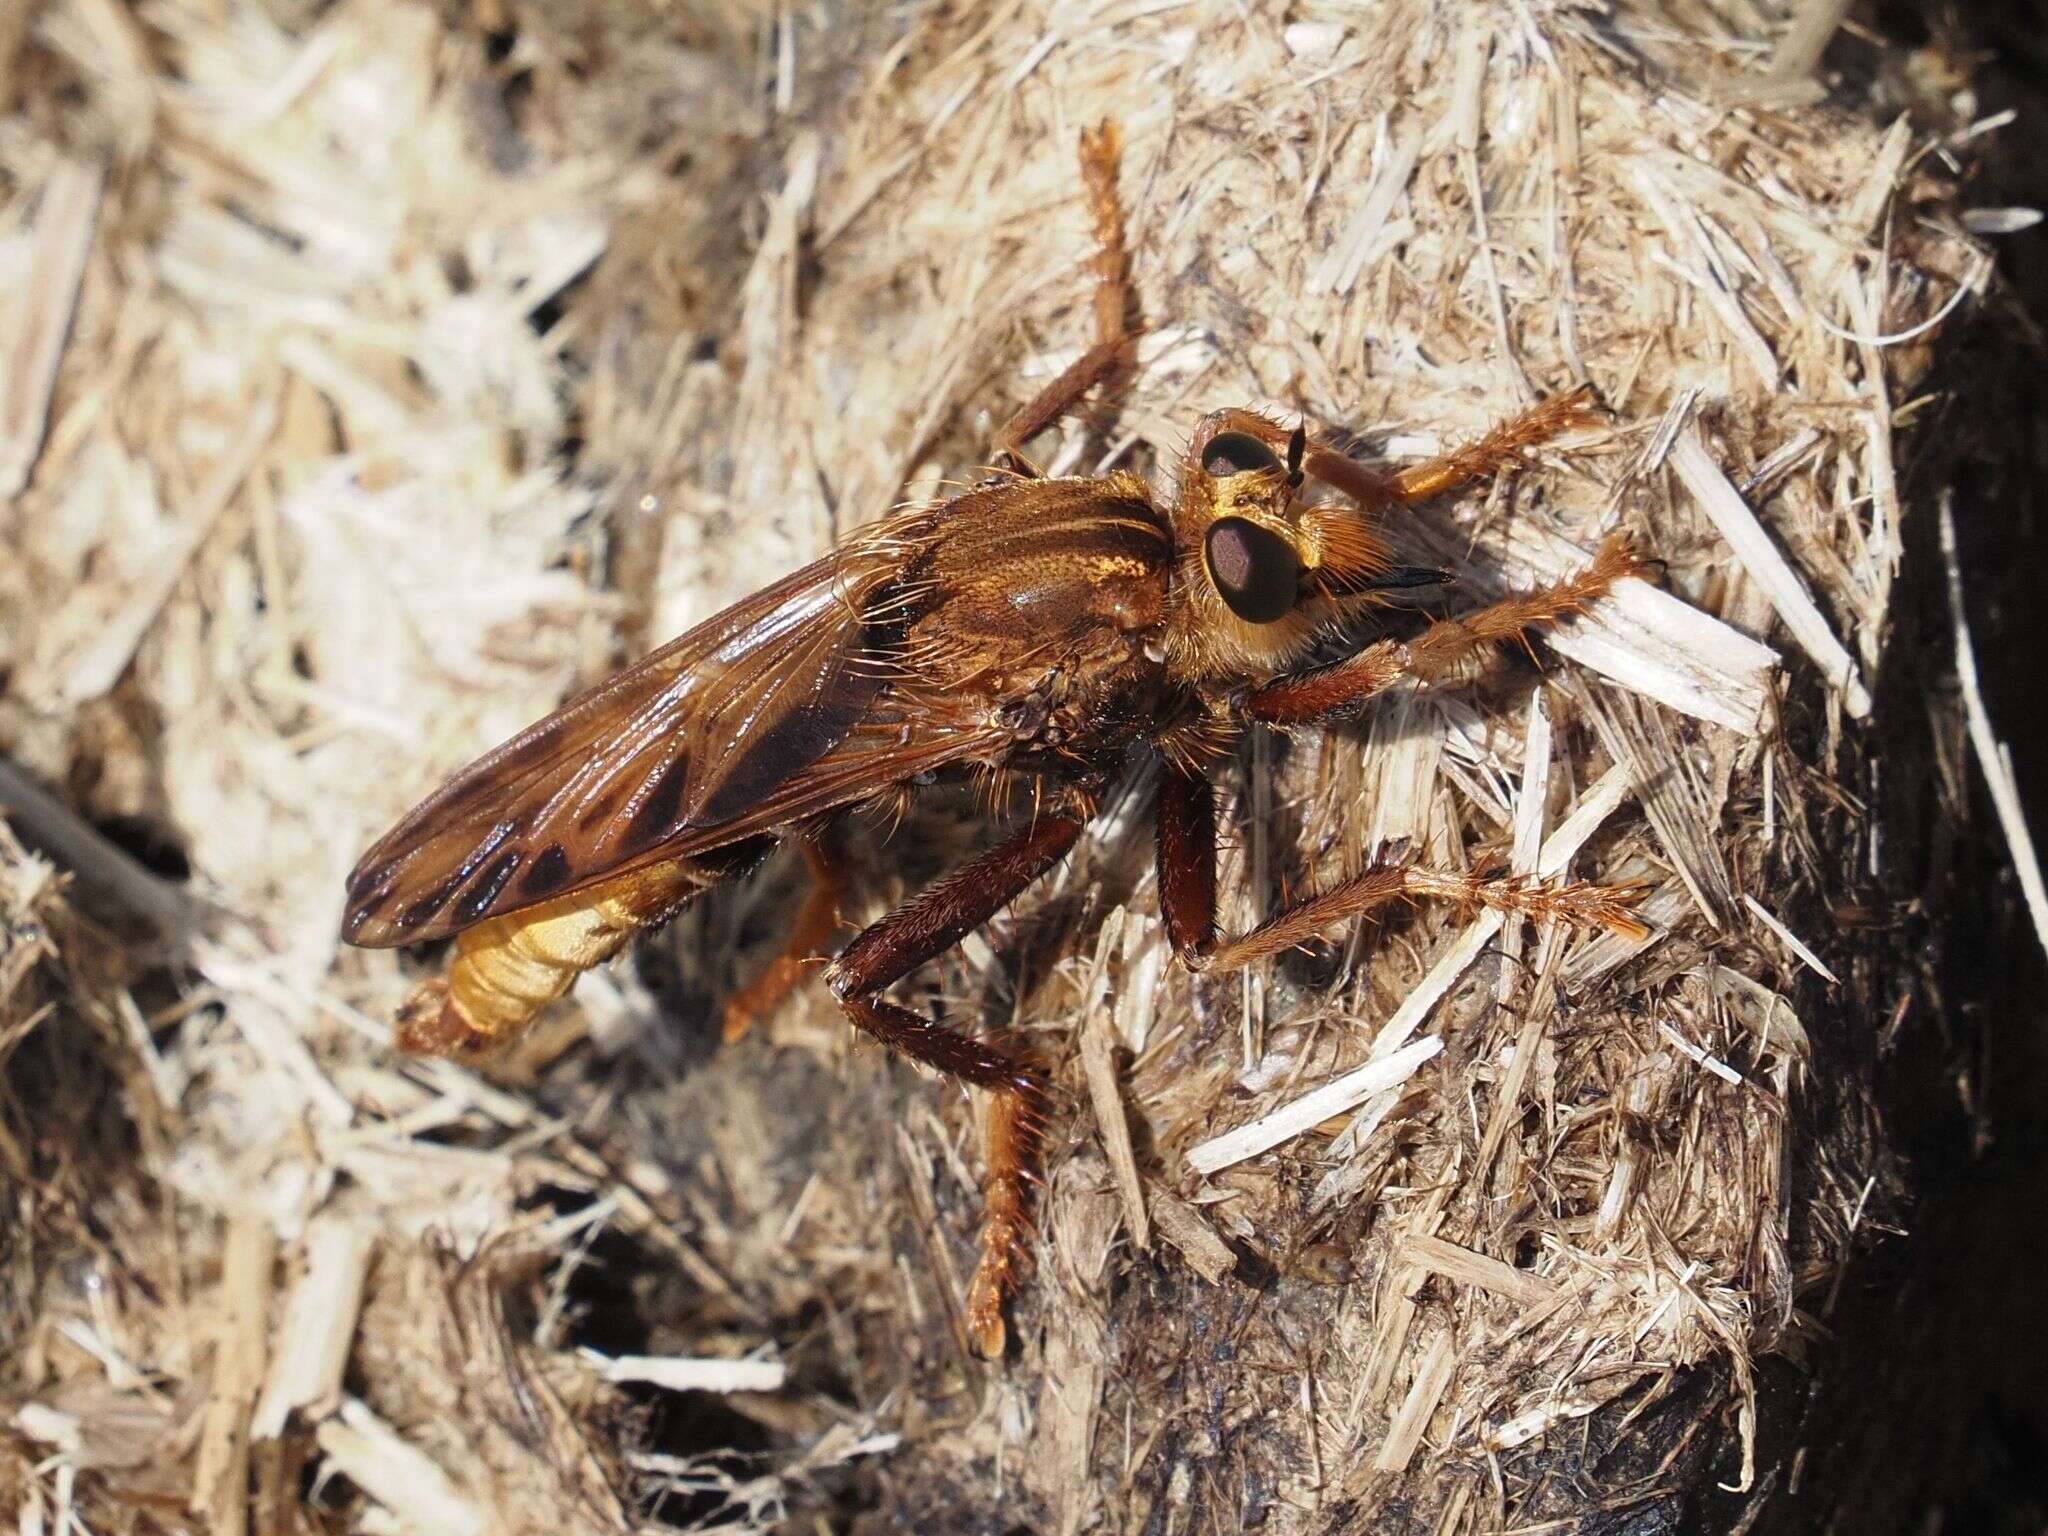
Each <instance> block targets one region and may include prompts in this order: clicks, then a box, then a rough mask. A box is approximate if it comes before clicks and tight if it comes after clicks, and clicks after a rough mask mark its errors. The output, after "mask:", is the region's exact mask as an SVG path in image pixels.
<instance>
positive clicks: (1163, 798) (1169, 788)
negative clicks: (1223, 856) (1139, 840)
mask: <svg viewBox="0 0 2048 1536" xmlns="http://www.w3.org/2000/svg"><path fill="white" fill-rule="evenodd" d="M1157 830H1158V833H1159V911H1160V914H1161V915H1162V916H1163V917H1164V918H1165V919H1166V939H1167V942H1168V943H1170V944H1171V945H1172V946H1173V952H1174V953H1175V954H1176V955H1179V956H1180V957H1181V959H1183V960H1185V961H1187V962H1188V964H1189V965H1192V966H1199V963H1200V961H1201V960H1202V958H1203V957H1204V956H1206V955H1207V954H1208V953H1209V951H1210V950H1211V949H1213V948H1214V947H1215V945H1216V792H1215V790H1213V789H1212V788H1210V785H1209V781H1208V780H1207V779H1205V778H1203V777H1202V775H1200V774H1199V773H1196V772H1194V771H1192V770H1191V769H1188V768H1184V767H1182V766H1181V765H1180V764H1179V763H1176V762H1172V761H1169V762H1168V763H1167V765H1166V772H1165V773H1164V774H1163V775H1162V776H1161V778H1160V780H1159V819H1158V827H1157Z"/></svg>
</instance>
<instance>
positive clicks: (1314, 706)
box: [1243, 538, 1643, 725]
mask: <svg viewBox="0 0 2048 1536" xmlns="http://www.w3.org/2000/svg"><path fill="white" fill-rule="evenodd" d="M1642 568H1643V563H1642V561H1641V560H1639V559H1638V558H1637V556H1636V554H1635V551H1634V550H1632V549H1631V548H1630V547H1629V545H1628V541H1627V540H1625V539H1621V538H1613V539H1609V540H1608V541H1607V543H1606V544H1604V545H1603V546H1602V547H1601V550H1600V553H1599V555H1598V556H1597V557H1596V558H1595V559H1594V561H1593V563H1592V564H1591V565H1590V566H1588V567H1587V568H1586V569H1585V570H1583V571H1581V572H1580V573H1579V574H1578V575H1576V576H1574V577H1572V578H1570V579H1569V580H1567V581H1561V582H1559V583H1558V584H1557V585H1556V586H1554V587H1539V588H1537V589H1536V590H1535V591H1533V592H1523V593H1519V594H1517V595H1516V596H1514V597H1509V598H1503V599H1502V600H1501V601H1500V602H1497V603H1493V604H1490V605H1488V606H1487V607H1485V608H1480V609H1477V610H1475V611H1474V612H1472V613H1468V614H1465V615H1464V616H1462V617H1460V618H1453V619H1440V620H1438V621H1437V622H1436V623H1434V624H1432V625H1430V626H1429V627H1428V628H1427V629H1425V630H1423V632H1422V633H1421V634H1419V635H1417V636H1416V637H1415V638H1414V639H1413V640H1406V641H1403V640H1381V641H1378V642H1376V643H1375V644H1372V645H1369V646H1367V647H1366V648H1365V649H1364V650H1362V651H1360V652H1359V653H1358V654H1357V655H1356V656H1353V657H1352V658H1351V659H1350V660H1348V661H1341V662H1338V663H1337V664H1336V665H1335V666H1330V667H1323V668H1320V669H1319V670H1316V671H1313V672H1302V673H1298V674H1296V675H1295V676H1293V677H1287V678H1282V679H1281V680H1280V681H1278V682H1275V683H1268V684H1266V685H1265V686H1264V687H1262V688H1255V689H1253V690H1252V691H1251V692H1250V693H1249V694H1247V695H1246V696H1245V700H1244V706H1243V707H1244V712H1245V714H1246V715H1248V716H1249V717H1250V718H1252V719H1254V720H1261V721H1265V722H1267V723H1268V724H1272V725H1309V724H1312V723H1314V722H1315V721H1318V720H1329V719H1333V718H1336V717H1338V716H1342V715H1346V714H1349V713H1351V712H1352V711H1354V710H1356V709H1359V708H1360V707H1362V706H1363V705H1364V704H1365V702H1366V701H1367V700H1368V699H1370V698H1371V697H1372V696H1373V695H1374V694H1376V693H1380V692H1382V691H1384V690H1385V689H1387V688H1389V687H1391V686H1392V685H1393V684H1394V683H1395V682H1396V681H1398V680H1399V679H1401V678H1403V677H1414V678H1417V679H1419V680H1420V681H1422V682H1425V683H1433V682H1439V681H1442V680H1443V679H1445V678H1447V677H1450V676H1451V675H1452V674H1454V673H1455V672H1456V671H1457V669H1458V667H1459V666H1460V665H1461V664H1462V663H1464V662H1465V661H1467V660H1469V659H1470V658H1471V657H1472V655H1473V654H1474V653H1475V652H1478V651H1481V650H1484V649H1485V648H1486V647H1488V646H1492V645H1498V644H1500V643H1501V642H1503V641H1507V640H1525V639H1526V638H1527V637H1528V634H1529V632H1530V631H1531V630H1533V629H1535V628H1537V627H1538V626H1540V625H1543V624H1550V623H1554V622H1556V621H1557V620H1558V619H1561V618H1564V617H1566V616H1568V615H1570V614H1574V613H1577V612H1578V611H1579V610H1580V609H1582V608H1584V607H1585V606H1586V604H1588V603H1590V602H1591V601H1592V600H1593V599H1594V598H1596V597H1599V596H1600V595H1601V594H1602V593H1604V592H1606V591H1607V590H1608V589H1609V588H1610V587H1612V586H1613V585H1614V584H1615V583H1616V582H1617V581H1620V580H1621V579H1622V578H1623V577H1625V576H1633V575H1635V574H1636V573H1637V572H1638V571H1640V570H1641V569H1642Z"/></svg>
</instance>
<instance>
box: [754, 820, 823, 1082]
mask: <svg viewBox="0 0 2048 1536" xmlns="http://www.w3.org/2000/svg"><path fill="white" fill-rule="evenodd" d="M802 846H803V852H804V862H805V863H806V864H808V865H809V866H810V871H811V890H810V894H809V895H808V896H806V897H805V898H804V904H803V907H802V909H801V910H800V911H799V912H798V913H797V918H796V925H795V926H794V927H793V928H791V929H790V933H789V941H788V942H787V943H786V944H784V945H783V947H782V952H781V953H780V954H778V955H777V956H776V957H775V958H774V959H772V960H770V961H769V962H768V964H767V965H766V966H764V967H763V968H762V970H761V973H760V974H759V975H758V976H756V977H755V978H754V979H753V980H752V981H750V982H748V983H747V984H746V985H745V986H744V987H741V988H740V989H739V990H738V991H737V992H735V993H733V995H732V996H731V997H730V998H728V999H727V1000H726V1004H725V1038H726V1040H727V1041H728V1042H730V1041H734V1040H738V1039H741V1038H743V1037H744V1036H745V1035H746V1033H747V1031H748V1030H750V1029H752V1028H753V1027H754V1025H755V1023H756V1022H757V1021H758V1020H761V1019H764V1018H766V1017H767V1016H768V1015H769V1014H770V1013H772V1012H774V1011H775V1009H776V1008H777V1007H778V1006H780V1004H781V1003H782V1000H783V999H784V998H786V997H788V996H789V994H790V993H791V992H792V991H793V990H794V989H795V987H796V984H797V983H798V982H799V981H801V980H803V974H804V966H805V965H806V964H807V963H808V962H810V961H812V960H814V959H816V958H817V957H818V956H819V955H820V954H822V953H823V952H824V949H825V946H826V945H827V944H828V943H830V942H831V939H832V935H833V934H834V933H835V932H836V931H838V928H839V921H840V919H839V903H840V899H841V898H842V897H843V896H844V895H845V892H846V878H845V872H844V871H843V870H842V869H841V868H840V866H839V860H838V858H837V856H836V855H835V854H834V852H833V849H832V846H831V832H830V830H829V829H822V830H820V831H819V832H818V833H817V834H816V835H815V836H812V837H806V838H804V839H803V843H802Z"/></svg>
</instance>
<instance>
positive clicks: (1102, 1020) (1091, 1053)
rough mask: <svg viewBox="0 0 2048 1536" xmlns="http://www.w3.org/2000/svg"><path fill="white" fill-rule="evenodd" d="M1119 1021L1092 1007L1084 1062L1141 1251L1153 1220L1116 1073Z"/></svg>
mask: <svg viewBox="0 0 2048 1536" xmlns="http://www.w3.org/2000/svg"><path fill="white" fill-rule="evenodd" d="M1116 1048H1117V1035H1116V1024H1115V1022H1114V1020H1113V1019H1112V1018H1111V1016H1110V1014H1109V1012H1108V1011H1107V1010H1106V1009H1102V1008H1095V1009H1091V1010H1090V1011H1089V1014H1088V1019H1087V1022H1086V1023H1084V1024H1083V1025H1082V1026H1081V1066H1082V1070H1083V1071H1084V1072H1085V1073H1086V1074H1087V1078H1088V1101H1089V1103H1090V1104H1091V1105H1093V1106H1094V1109H1095V1127H1096V1130H1097V1131H1098V1132H1099V1133H1100V1135H1101V1137H1102V1150H1103V1151H1104V1152H1105V1153H1106V1154H1108V1157H1109V1166H1110V1170H1111V1172H1112V1173H1114V1174H1115V1176H1116V1192H1117V1197H1118V1198H1119V1199H1120V1200H1122V1201H1123V1206H1124V1222H1125V1224H1126V1225H1127V1226H1128V1227H1129V1228H1130V1233H1131V1241H1132V1243H1134V1244H1135V1245H1136V1246H1137V1247H1138V1248H1139V1249H1140V1250H1141V1251H1142V1250H1144V1249H1147V1248H1150V1247H1151V1246H1152V1229H1151V1223H1150V1222H1149V1221H1148V1220H1147V1219H1146V1216H1145V1186H1144V1185H1143V1183H1142V1182H1140V1180H1139V1178H1138V1158H1137V1154H1136V1153H1135V1152H1134V1151H1133V1150H1132V1148H1131V1125H1130V1121H1129V1120H1128V1119H1127V1118H1126V1117H1125V1114H1124V1099H1123V1088H1122V1085H1121V1084H1120V1083H1118V1081H1117V1073H1116Z"/></svg>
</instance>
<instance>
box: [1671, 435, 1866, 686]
mask: <svg viewBox="0 0 2048 1536" xmlns="http://www.w3.org/2000/svg"><path fill="white" fill-rule="evenodd" d="M1671 467H1672V469H1674V470H1675V471H1677V474H1678V478H1679V479H1680V480H1681V481H1683V482H1684V484H1685V488H1686V489H1687V490H1688V491H1690V492H1691V493H1692V498H1693V500H1694V502H1696V503H1697V504H1698V506H1699V508H1700V510H1701V511H1702V512H1705V513H1706V514H1707V516H1708V517H1709V518H1711V519H1712V520H1713V524H1714V526H1715V527H1716V528H1718V529H1720V530H1721V537H1722V538H1724V539H1726V540H1727V541H1728V544H1729V547H1730V548H1732V549H1733V550H1734V551H1735V558H1736V559H1738V560H1740V561H1741V562H1742V565H1743V569H1744V570H1746V571H1748V572H1749V574H1750V576H1751V577H1752V578H1753V579H1754V580H1755V581H1756V583H1757V585H1758V586H1760V587H1762V588H1763V590H1764V595H1765V596H1766V597H1768V598H1769V599H1770V602H1771V606H1772V607H1773V608H1775V609H1776V610H1777V611H1778V617H1779V618H1781V619H1783V620H1784V621H1785V627H1786V628H1787V629H1789V630H1790V631H1791V632H1792V638H1793V639H1795V640H1797V641H1798V642H1799V644H1800V647H1801V649H1803V650H1804V651H1805V652H1806V654H1807V655H1808V656H1811V657H1812V658H1813V660H1814V662H1815V664H1816V665H1818V666H1819V667H1820V670H1821V676H1823V677H1825V678H1826V679H1827V680H1828V682H1829V683H1830V684H1832V685H1833V686H1834V687H1836V688H1838V689H1840V690H1841V694H1842V707H1843V708H1844V709H1845V710H1847V711H1848V712H1849V714H1850V715H1851V716H1852V717H1854V718H1855V719H1858V720H1860V719H1862V718H1863V717H1864V716H1865V715H1867V714H1869V713H1870V692H1869V690H1868V689H1866V688H1865V687H1864V686H1863V681H1862V678H1861V677H1860V676H1859V675H1858V673H1857V670H1856V663H1855V662H1854V661H1853V660H1851V659H1850V656H1849V652H1848V651H1847V650H1846V649H1845V648H1844V647H1843V645H1842V642H1841V641H1840V640H1838V639H1836V638H1835V632H1834V631H1833V630H1832V629H1831V628H1829V627H1828V621H1827V620H1826V619H1825V618H1824V617H1823V616H1822V615H1821V611H1820V608H1819V607H1818V606H1817V605H1816V604H1815V603H1814V600H1813V597H1812V594H1811V593H1809V592H1808V591H1807V590H1806V583H1805V582H1803V581H1801V580H1800V579H1799V577H1798V575H1797V573H1796V572H1794V571H1793V569H1792V565H1791V562H1790V561H1788V560H1787V559H1786V558H1785V557H1784V555H1782V554H1781V553H1779V551H1778V546H1777V544H1776V542H1775V541H1773V539H1772V538H1771V536H1770V535H1769V534H1768V533H1766V532H1764V527H1763V524H1761V523H1759V522H1758V521H1757V520H1756V514H1755V513H1754V512H1752V511H1750V510H1749V504H1748V503H1747V502H1745V501H1744V500H1743V499H1742V493H1741V492H1739V491H1737V490H1736V489H1735V486H1734V484H1733V483H1732V482H1731V481H1730V480H1729V479H1728V477H1727V475H1725V474H1724V473H1722V470H1721V466H1720V465H1718V464H1716V463H1715V462H1714V457H1713V455H1712V454H1710V453H1709V452H1707V445H1706V443H1705V442H1704V441H1703V440H1702V439H1701V437H1700V435H1699V431H1698V429H1697V428H1690V427H1689V428H1687V429H1686V430H1685V431H1684V432H1682V433H1680V434H1679V437H1678V441H1677V442H1676V443H1675V444H1673V445H1672V449H1671Z"/></svg>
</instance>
